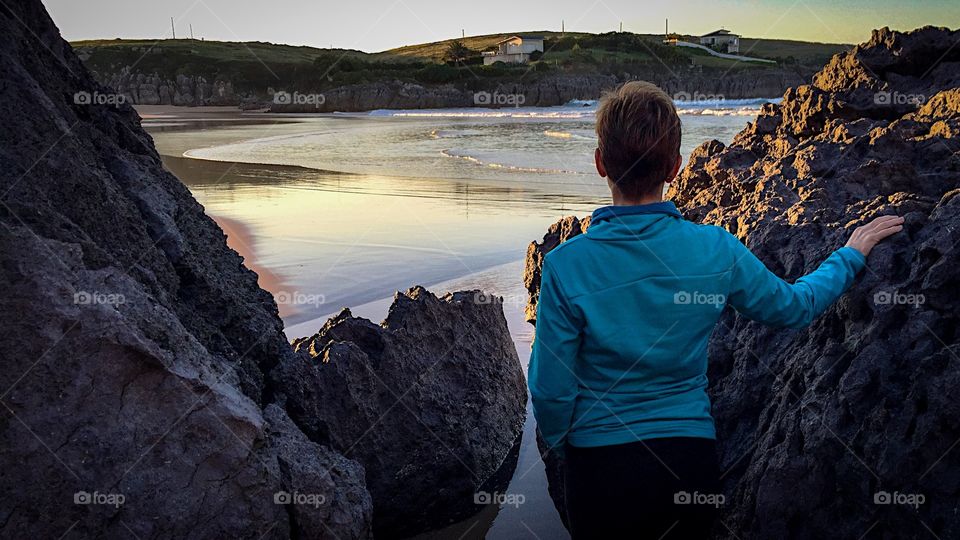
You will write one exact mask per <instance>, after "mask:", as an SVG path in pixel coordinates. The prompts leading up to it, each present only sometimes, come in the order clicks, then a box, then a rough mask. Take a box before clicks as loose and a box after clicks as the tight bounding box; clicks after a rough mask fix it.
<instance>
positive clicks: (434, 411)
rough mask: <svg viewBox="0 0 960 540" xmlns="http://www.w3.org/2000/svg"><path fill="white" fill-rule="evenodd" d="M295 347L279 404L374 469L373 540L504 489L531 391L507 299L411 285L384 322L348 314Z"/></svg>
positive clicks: (310, 431) (442, 517)
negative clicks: (477, 496) (510, 322)
mask: <svg viewBox="0 0 960 540" xmlns="http://www.w3.org/2000/svg"><path fill="white" fill-rule="evenodd" d="M294 347H295V348H296V350H297V351H298V352H300V353H301V354H302V355H303V358H302V359H299V361H292V362H285V363H284V364H283V365H282V366H281V367H280V368H278V369H277V370H276V371H275V373H274V376H275V377H276V378H277V387H278V388H282V394H283V395H282V396H278V397H280V398H281V400H282V401H283V402H284V403H285V406H286V409H287V411H288V412H289V413H290V415H291V416H292V417H293V418H294V420H295V421H296V422H297V423H298V424H299V425H300V426H301V427H302V428H303V429H304V431H305V432H306V433H307V435H308V436H309V437H310V438H311V439H313V440H316V441H322V442H323V443H324V444H329V445H330V446H331V447H333V448H335V449H337V450H339V451H341V452H343V454H344V455H346V456H347V457H349V458H352V459H356V460H357V461H359V462H360V463H362V464H363V465H364V467H366V470H367V487H368V489H369V490H370V493H371V495H372V496H373V502H374V527H375V532H376V536H377V537H405V536H410V535H412V534H414V533H417V532H421V531H424V530H428V529H431V528H436V527H439V526H442V525H446V524H448V523H450V522H452V521H454V520H457V519H460V518H463V517H466V516H467V515H470V514H474V513H476V512H477V511H479V510H480V509H482V506H480V505H477V504H476V503H475V500H474V493H476V492H477V491H478V490H486V491H487V492H494V491H502V490H503V488H504V487H505V486H506V482H507V481H508V480H509V478H510V475H511V473H512V471H513V468H514V467H515V466H516V459H517V454H516V452H515V451H514V452H512V450H515V448H516V447H518V443H519V436H520V434H521V432H522V428H523V422H524V417H525V412H526V402H527V394H526V383H525V379H524V377H523V373H522V371H521V369H520V363H519V359H518V358H517V352H516V348H515V346H514V344H513V341H512V340H511V338H510V333H509V332H508V330H507V324H506V319H505V318H504V316H503V308H502V300H501V299H500V298H496V297H490V296H487V295H484V294H483V293H480V292H479V291H464V292H457V293H452V294H447V295H446V296H444V297H442V298H437V297H436V296H435V295H433V294H432V293H430V292H428V291H427V290H425V289H423V288H422V287H415V288H413V289H411V290H409V291H408V292H406V293H405V294H401V293H397V296H396V298H395V299H394V303H393V305H392V306H391V307H390V312H389V314H388V316H387V318H386V319H385V320H384V321H383V323H382V324H380V325H377V324H374V323H372V322H370V321H368V320H366V319H361V318H356V317H353V316H352V315H351V313H350V311H349V310H344V311H343V312H341V313H340V314H339V315H337V316H336V317H334V318H332V319H330V320H329V321H328V322H327V323H326V324H325V325H324V327H323V328H322V329H320V331H319V332H318V333H317V334H315V335H313V336H311V337H307V338H301V339H297V340H295V341H294ZM344 418H350V421H349V422H344V421H343V419H344Z"/></svg>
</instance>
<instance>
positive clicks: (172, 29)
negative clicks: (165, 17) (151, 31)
mask: <svg viewBox="0 0 960 540" xmlns="http://www.w3.org/2000/svg"><path fill="white" fill-rule="evenodd" d="M170 31H171V32H173V39H177V27H176V26H174V25H173V17H170Z"/></svg>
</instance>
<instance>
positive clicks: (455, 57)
mask: <svg viewBox="0 0 960 540" xmlns="http://www.w3.org/2000/svg"><path fill="white" fill-rule="evenodd" d="M475 54H476V51H474V50H473V49H471V48H470V47H467V46H466V45H464V43H463V42H462V41H460V40H459V39H455V40H453V41H451V42H450V44H449V45H447V50H446V51H445V52H444V53H443V59H444V60H446V61H447V62H450V63H454V64H459V63H461V62H463V61H465V60H466V59H467V58H469V57H471V56H473V55H475Z"/></svg>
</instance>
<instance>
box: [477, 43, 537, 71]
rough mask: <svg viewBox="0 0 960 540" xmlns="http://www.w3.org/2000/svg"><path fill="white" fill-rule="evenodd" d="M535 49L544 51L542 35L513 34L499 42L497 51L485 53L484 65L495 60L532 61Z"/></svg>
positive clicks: (518, 62)
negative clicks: (531, 56) (531, 57)
mask: <svg viewBox="0 0 960 540" xmlns="http://www.w3.org/2000/svg"><path fill="white" fill-rule="evenodd" d="M535 51H540V52H543V37H542V36H511V37H508V38H507V39H505V40H503V41H501V42H499V43H497V50H496V51H485V52H484V53H483V65H485V66H489V65H490V64H492V63H494V62H506V63H513V64H524V63H526V62H529V61H530V55H531V54H532V53H534V52H535Z"/></svg>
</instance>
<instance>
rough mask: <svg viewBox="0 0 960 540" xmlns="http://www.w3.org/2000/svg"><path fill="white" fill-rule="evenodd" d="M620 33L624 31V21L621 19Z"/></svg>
mask: <svg viewBox="0 0 960 540" xmlns="http://www.w3.org/2000/svg"><path fill="white" fill-rule="evenodd" d="M620 33H621V34H622V33H623V21H620Z"/></svg>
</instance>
